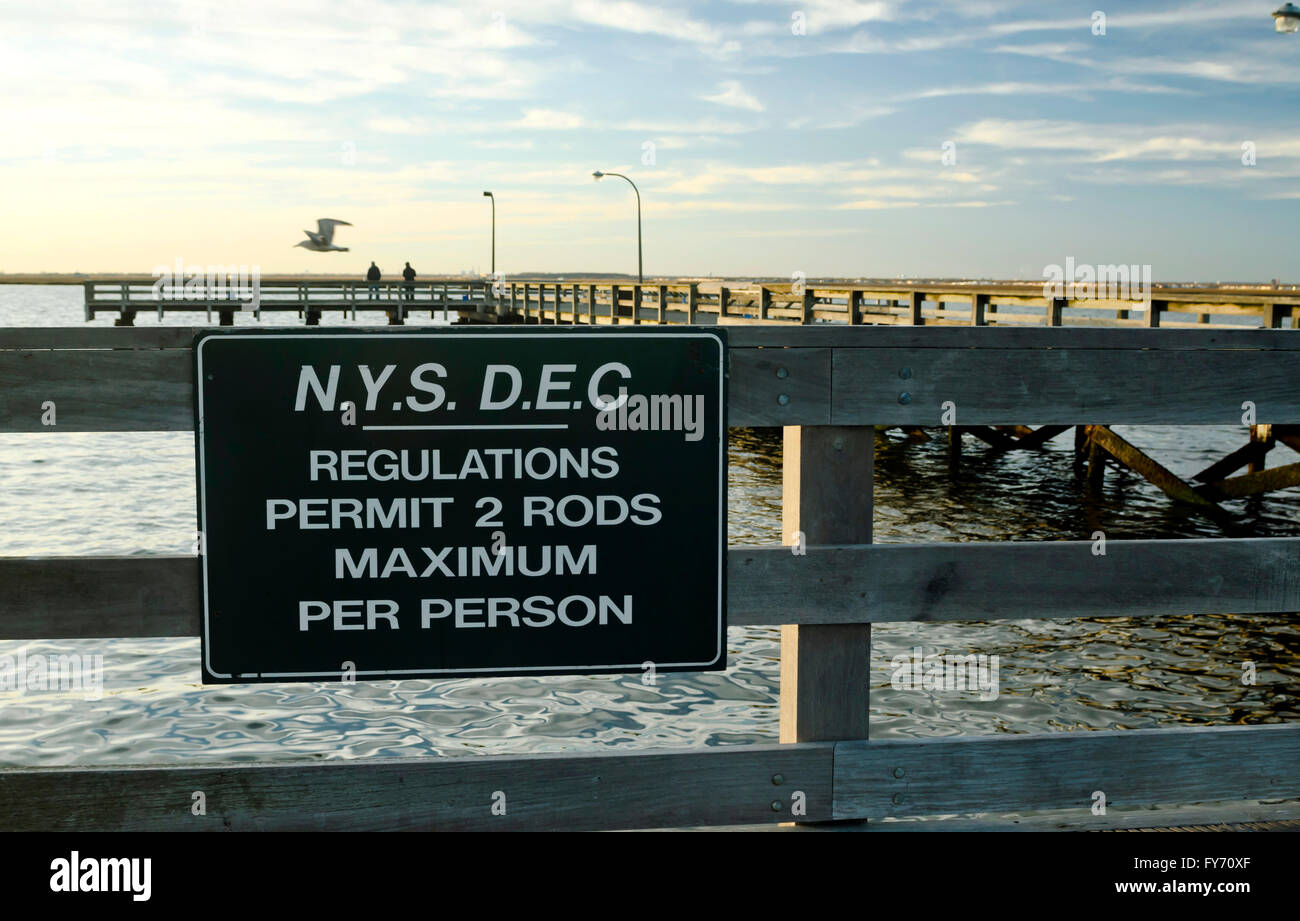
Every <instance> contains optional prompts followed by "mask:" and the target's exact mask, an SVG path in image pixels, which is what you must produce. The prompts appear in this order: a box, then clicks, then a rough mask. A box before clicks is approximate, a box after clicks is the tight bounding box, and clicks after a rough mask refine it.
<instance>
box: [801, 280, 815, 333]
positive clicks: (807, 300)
mask: <svg viewBox="0 0 1300 921" xmlns="http://www.w3.org/2000/svg"><path fill="white" fill-rule="evenodd" d="M816 303H817V297H816V295H814V294H813V290H812V288H809V287H808V286H807V285H805V286H804V289H803V311H802V313H800V315H799V322H800V323H803V324H805V325H807V324H809V323H811V322H812V321H813V305H814V304H816Z"/></svg>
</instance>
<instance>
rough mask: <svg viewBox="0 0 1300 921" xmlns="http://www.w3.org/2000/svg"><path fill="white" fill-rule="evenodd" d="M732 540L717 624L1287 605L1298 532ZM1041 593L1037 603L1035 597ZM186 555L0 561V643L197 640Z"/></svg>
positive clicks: (195, 573)
mask: <svg viewBox="0 0 1300 921" xmlns="http://www.w3.org/2000/svg"><path fill="white" fill-rule="evenodd" d="M1097 548H1098V545H1097V544H1094V543H1093V542H1091V541H1046V542H1001V543H987V544H984V543H944V544H874V545H860V546H855V547H818V546H812V547H809V548H807V553H806V554H804V555H795V554H794V553H792V552H791V550H790V548H788V547H764V548H758V547H737V548H733V549H731V550H729V551H728V553H727V622H728V623H729V624H730V625H731V626H737V627H739V626H777V625H780V624H852V623H883V622H892V621H960V620H967V621H985V620H1005V619H1022V618H1026V619H1027V618H1063V617H1134V616H1139V617H1140V616H1162V615H1163V616H1174V615H1183V614H1260V613H1278V612H1291V611H1297V610H1300V538H1246V539H1238V540H1224V539H1196V540H1133V541H1107V542H1106V544H1105V551H1106V552H1105V555H1104V556H1103V555H1098V554H1097V553H1094V550H1095V549H1097ZM1045 599H1047V600H1045ZM199 610H200V604H199V564H198V558H197V557H192V556H172V557H145V556H129V557H83V558H77V557H46V558H33V559H22V558H0V639H6V640H16V639H67V638H73V637H100V638H102V637H150V636H197V635H198V634H199V614H198V612H199Z"/></svg>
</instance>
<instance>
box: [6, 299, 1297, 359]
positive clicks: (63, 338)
mask: <svg viewBox="0 0 1300 921" xmlns="http://www.w3.org/2000/svg"><path fill="white" fill-rule="evenodd" d="M509 287H510V289H511V291H512V293H513V290H514V288H515V286H514V285H513V284H512V285H510V286H509ZM593 287H594V286H589V288H593ZM594 303H595V304H596V305H598V306H599V307H600V308H601V310H600V311H599V313H600V315H603V316H608V315H609V314H608V306H609V305H608V303H607V302H606V301H605V300H603V299H602V298H601V297H600V296H598V297H597V298H596V299H595V302H594ZM714 306H715V305H711V304H710V305H706V304H702V303H701V304H698V307H697V309H699V310H700V311H701V312H704V311H711V310H712V309H713V308H714ZM860 309H862V310H866V311H868V312H870V305H867V306H864V307H861V308H860ZM593 315H594V314H593ZM999 318H1000V319H1001V318H1007V317H1006V316H1005V315H1002V314H999ZM1028 319H1034V320H1036V321H1037V322H1041V321H1042V317H1041V316H1040V317H1036V318H1028ZM206 328H207V327H204V326H139V327H81V326H69V327H59V326H47V327H13V328H0V349H51V348H53V349H156V348H166V349H172V348H189V346H190V344H191V342H192V341H193V339H194V336H195V335H196V334H197V333H199V332H201V331H203V330H205V329H206ZM301 328H302V327H299V326H282V325H267V326H257V327H256V329H258V330H264V329H265V330H300V329H301ZM367 328H371V329H376V330H382V331H383V332H385V333H395V332H396V333H401V332H409V333H410V334H412V335H419V334H426V335H427V334H428V332H429V329H428V327H423V328H411V329H410V330H395V329H391V328H389V327H386V326H378V327H364V326H362V327H354V328H352V331H364V330H365V329H367ZM442 331H444V332H446V333H448V334H451V335H455V334H456V333H457V332H483V331H484V327H481V326H478V327H471V328H468V329H467V328H463V327H451V328H447V329H444V330H442ZM731 345H732V346H733V347H734V348H758V347H767V348H773V347H775V348H782V347H817V348H922V349H924V348H937V349H951V348H961V349H1060V348H1072V349H1160V350H1178V351H1182V350H1188V349H1192V350H1199V349H1266V350H1284V351H1294V350H1300V336H1296V335H1295V330H1279V329H1238V328H1229V327H1216V328H1214V329H1176V330H1175V329H1169V330H1162V329H1145V328H1142V327H1122V328H1118V327H1088V326H1068V327H1061V328H1046V327H1032V326H1029V327H1019V326H1004V327H978V328H960V327H958V328H953V327H934V328H931V327H925V328H921V329H915V328H912V327H910V326H906V325H903V326H868V325H858V326H849V325H848V324H847V323H845V324H842V325H836V324H820V325H818V324H814V325H809V326H800V325H797V324H790V325H788V326H787V325H773V324H767V325H762V326H753V327H749V328H746V329H745V330H743V331H742V330H737V331H736V332H735V333H733V334H732V335H731Z"/></svg>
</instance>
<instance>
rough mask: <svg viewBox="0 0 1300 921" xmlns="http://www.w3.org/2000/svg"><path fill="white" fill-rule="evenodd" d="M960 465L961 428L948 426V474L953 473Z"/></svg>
mask: <svg viewBox="0 0 1300 921" xmlns="http://www.w3.org/2000/svg"><path fill="white" fill-rule="evenodd" d="M960 467H961V429H959V428H957V426H955V425H950V426H948V474H949V476H951V475H953V474H955V473H956V472H957V470H958V469H959V468H960Z"/></svg>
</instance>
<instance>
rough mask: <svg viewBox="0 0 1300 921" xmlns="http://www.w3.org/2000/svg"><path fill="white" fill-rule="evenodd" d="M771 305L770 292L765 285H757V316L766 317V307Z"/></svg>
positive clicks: (764, 318)
mask: <svg viewBox="0 0 1300 921" xmlns="http://www.w3.org/2000/svg"><path fill="white" fill-rule="evenodd" d="M771 306H772V292H771V291H769V290H767V286H766V285H759V286H758V318H759V319H760V320H766V319H767V311H768V308H770V307H771Z"/></svg>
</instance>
